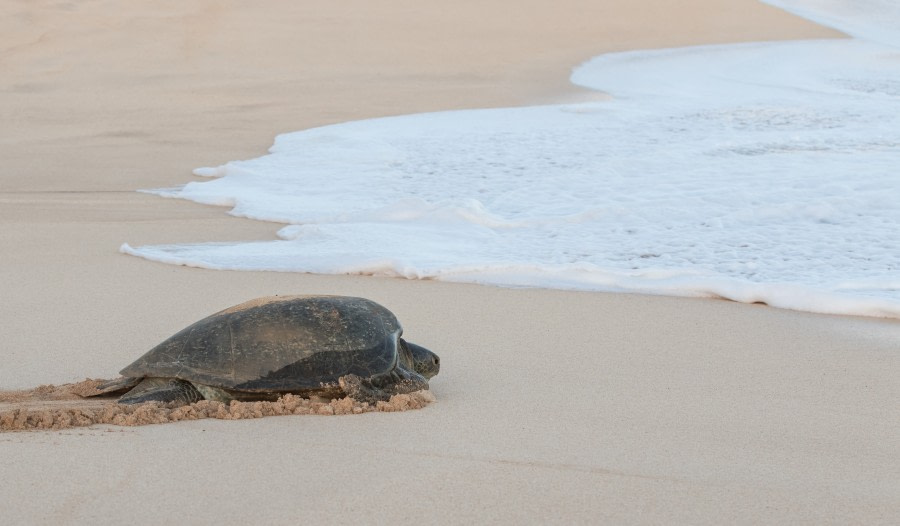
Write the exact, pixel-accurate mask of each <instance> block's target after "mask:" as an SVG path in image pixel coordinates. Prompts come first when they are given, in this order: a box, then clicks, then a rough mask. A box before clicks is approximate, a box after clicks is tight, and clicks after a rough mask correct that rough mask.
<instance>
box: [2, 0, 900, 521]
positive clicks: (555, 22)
mask: <svg viewBox="0 0 900 526" xmlns="http://www.w3.org/2000/svg"><path fill="white" fill-rule="evenodd" d="M603 4H604V5H602V6H599V5H595V3H582V2H577V1H571V2H564V3H563V4H559V3H556V4H553V5H552V6H549V5H544V4H543V3H541V2H537V1H529V2H526V3H525V4H521V3H519V4H515V5H513V4H511V3H509V2H508V1H506V0H504V1H493V2H488V3H478V4H475V3H473V4H471V5H470V4H462V5H460V6H459V8H458V9H455V10H453V11H452V12H450V11H448V10H447V9H445V6H444V5H443V4H439V3H436V2H426V3H421V2H417V3H406V2H399V1H398V2H392V3H389V4H379V5H378V6H374V5H371V4H370V3H367V2H364V1H362V0H353V1H350V2H346V3H341V4H340V5H333V3H330V2H325V1H315V2H308V3H302V4H285V5H279V6H269V8H268V9H266V10H265V11H262V10H260V9H259V8H253V7H247V6H245V5H243V4H240V3H235V4H229V3H214V4H213V3H205V2H201V1H199V0H198V1H190V2H184V3H181V4H178V5H177V6H170V7H166V8H160V7H159V6H158V5H156V4H152V5H151V4H150V3H134V4H129V5H128V6H118V7H117V11H116V12H109V11H108V6H106V5H105V4H97V5H95V4H90V5H81V4H79V5H72V6H66V5H57V4H35V5H27V6H19V5H15V6H13V5H10V6H7V7H4V8H2V9H3V10H4V12H3V14H4V15H7V16H4V17H0V28H2V29H4V31H0V35H2V36H0V42H2V44H3V46H2V48H0V49H3V50H5V51H4V52H3V53H4V54H2V55H0V57H2V59H3V62H2V65H3V67H4V68H5V70H6V72H7V74H6V75H4V76H2V77H0V97H3V98H4V99H5V100H6V101H8V102H9V104H8V105H6V106H0V117H2V118H3V119H4V122H7V123H15V128H14V129H11V128H10V129H11V130H12V131H13V132H14V133H11V134H7V135H6V136H5V137H2V138H0V156H2V157H3V158H4V159H5V171H4V173H2V174H0V184H2V189H0V203H2V206H0V223H2V224H3V228H2V229H0V244H2V249H3V250H0V285H2V290H4V292H5V296H6V297H5V299H6V301H4V302H0V313H2V319H3V320H4V321H5V322H6V323H4V326H3V328H2V329H0V336H2V340H3V342H4V345H3V351H2V358H3V360H4V367H3V368H0V390H13V389H24V388H32V387H35V386H37V385H40V384H48V383H54V384H62V383H66V382H76V381H80V380H82V379H84V378H85V377H86V376H89V377H111V376H114V375H115V373H116V371H118V370H119V369H121V368H122V367H124V366H125V365H127V364H128V363H130V362H131V361H132V360H133V359H134V358H136V357H137V356H139V355H140V354H142V353H143V352H145V351H146V350H147V349H149V348H151V347H152V346H153V345H155V344H156V343H158V342H159V341H161V340H162V339H163V338H166V337H168V336H169V335H171V334H173V333H174V332H175V331H177V330H180V329H181V328H183V327H185V326H186V325H188V324H189V323H191V322H193V321H195V320H197V319H200V318H202V317H205V316H206V315H208V314H210V313H212V312H215V311H217V310H220V309H222V308H225V307H228V306H230V305H235V304H238V303H241V302H243V301H245V300H247V299H250V298H253V297H259V296H267V295H273V294H286V293H308V294H315V293H322V294H326V293H327V294H347V295H358V296H364V297H369V298H372V299H373V300H375V301H378V302H379V303H381V304H383V305H385V306H387V307H388V308H389V309H391V310H392V311H393V312H395V313H396V314H397V316H398V318H399V319H400V320H401V322H402V323H403V325H404V328H405V334H406V335H407V336H408V337H409V338H410V339H411V340H412V341H416V342H420V343H422V344H423V345H426V346H427V347H429V348H432V349H434V350H435V351H436V352H438V353H439V354H440V355H441V358H442V372H441V374H440V375H438V376H437V377H435V378H434V379H433V381H432V392H433V394H434V396H435V397H436V401H435V402H434V403H432V404H430V405H429V406H428V407H425V408H423V409H421V410H416V411H407V412H404V413H378V414H374V413H373V414H363V415H348V416H345V417H338V418H320V417H316V416H292V417H284V418H274V417H273V418H263V419H257V420H246V421H227V422H226V421H214V420H201V421H194V422H179V423H175V424H167V425H152V426H143V427H139V428H118V427H115V426H93V427H87V428H79V429H74V430H69V431H61V432H29V433H2V434H0V449H2V451H3V453H4V454H3V455H2V456H0V457H2V458H3V459H4V460H3V463H2V466H3V468H4V472H5V473H6V474H7V475H6V480H7V481H8V482H9V483H8V484H4V485H3V486H2V489H0V501H3V502H15V503H16V504H17V505H16V506H15V507H11V508H10V510H8V512H9V513H8V515H9V520H11V521H13V522H28V521H31V522H56V523H63V522H87V521H98V520H99V521H102V522H113V521H128V522H129V523H135V522H136V523H150V522H159V521H166V520H178V519H183V518H184V516H186V515H187V516H191V517H192V519H194V520H195V521H197V522H201V523H212V522H219V523H221V522H223V521H225V522H229V521H234V522H237V521H244V520H247V521H249V520H254V521H257V522H258V521H260V520H264V521H266V522H269V523H281V524H285V523H296V522H298V521H299V520H318V521H322V522H326V523H332V522H336V520H338V519H336V517H338V518H340V520H341V522H347V521H350V522H370V523H375V524H379V523H418V522H422V521H427V522H434V523H446V522H461V521H463V520H472V521H478V522H482V523H485V522H487V523H512V522H523V521H528V522H536V521H553V520H557V521H558V520H563V521H568V522H573V523H574V522H597V521H603V520H605V521H607V522H624V523H639V522H640V523H646V522H656V523H688V522H689V523H695V524H699V523H721V522H733V523H751V522H752V523H760V522H764V523H797V522H807V523H847V522H854V523H859V522H867V523H877V522H884V523H890V522H896V520H898V519H900V507H898V505H897V504H896V502H895V499H894V497H895V495H894V494H893V491H892V490H893V488H894V487H896V480H897V479H896V473H897V471H898V469H900V466H898V460H897V459H898V458H900V454H898V453H900V445H898V444H897V442H896V436H895V435H896V424H897V420H896V414H895V413H896V411H895V410H894V405H895V404H892V401H895V400H897V399H900V392H898V389H900V388H898V386H897V382H896V378H895V376H896V375H895V374H893V373H894V372H895V371H897V370H898V367H900V362H898V359H900V358H898V355H897V342H898V341H900V324H898V323H896V322H895V321H888V320H878V319H865V318H853V317H845V316H827V315H816V314H809V313H803V312H796V311H785V310H778V309H773V308H768V307H763V306H759V305H747V304H738V303H733V302H727V301H718V300H713V299H691V298H673V297H666V296H645V295H635V294H614V293H595V292H572V291H559V290H545V289H506V288H498V287H489V286H481V285H470V284H458V283H445V282H437V281H411V280H401V279H394V278H380V277H370V276H328V275H308V274H281V273H272V272H268V273H266V272H228V271H208V270H203V269H193V268H191V269H186V268H179V267H174V266H170V265H165V264H157V263H152V262H148V261H145V260H142V259H138V258H133V257H126V256H124V255H123V254H120V253H119V252H118V247H119V246H120V245H121V244H122V243H123V242H125V241H127V242H129V243H133V244H153V243H175V242H187V241H201V240H210V239H217V240H221V239H272V238H273V235H274V229H273V227H272V225H269V224H266V223H262V222H257V221H250V220H242V219H239V218H234V217H230V216H227V215H226V214H225V213H224V212H223V210H222V209H221V208H220V207H210V206H198V205H196V204H194V203H184V202H180V201H175V200H171V199H161V198H159V197H157V196H152V195H146V194H140V193H137V192H135V191H134V190H136V189H140V188H156V187H165V186H171V185H174V184H181V183H183V182H184V181H186V180H189V179H190V177H191V176H190V173H191V172H190V171H191V170H192V169H193V168H196V167H200V166H215V165H217V164H222V163H224V162H227V161H229V160H233V159H241V158H248V157H256V156H259V155H261V154H262V153H263V152H264V151H265V148H267V147H268V146H269V143H270V142H271V140H272V138H273V137H274V136H275V135H276V134H277V133H281V132H285V131H289V130H294V129H303V128H309V127H313V126H319V125H323V124H329V123H334V122H343V121H347V120H353V119H358V118H369V117H378V116H386V115H394V114H401V113H417V112H423V111H434V110H445V109H462V108H468V107H473V106H475V107H488V106H505V105H519V104H539V103H541V102H542V101H544V100H545V98H546V100H547V101H549V100H555V97H557V96H566V95H567V94H571V93H576V92H577V90H575V91H574V92H573V87H572V86H565V85H563V83H566V84H568V75H566V74H565V71H566V70H567V68H570V67H574V66H575V65H576V64H577V63H578V62H579V61H580V60H587V59H589V58H590V57H591V56H595V55H597V54H600V53H602V52H605V51H617V50H624V49H637V48H650V47H663V46H666V47H672V46H681V45H690V44H700V43H725V42H727V41H729V39H731V41H747V40H766V39H788V38H792V37H796V38H808V37H823V38H827V37H837V36H839V34H838V33H836V32H834V31H831V30H827V29H823V28H819V27H817V26H815V25H814V24H812V23H809V22H806V21H803V20H801V19H798V18H796V17H793V16H791V15H787V14H785V13H783V12H781V11H779V10H777V9H775V8H772V7H770V6H767V5H763V4H757V3H756V2H755V1H749V0H748V1H739V2H728V3H727V5H725V4H726V3H725V2H721V1H714V0H690V1H687V2H683V3H679V5H677V6H674V5H672V4H671V3H670V2H664V1H662V0H656V1H653V2H648V3H642V4H641V5H640V6H634V5H632V4H631V3H629V2H625V1H624V0H621V1H619V0H617V1H614V2H609V3H603ZM23 21H24V22H25V23H23ZM557 73H559V75H557ZM238 474H240V476H242V477H243V478H240V477H237V478H238V479H239V480H241V481H242V483H235V480H236V476H237V475H238ZM311 481H315V483H311ZM298 484H299V485H300V487H301V488H302V490H303V491H301V492H299V495H298V494H297V492H291V495H290V496H282V491H283V490H281V488H285V487H286V488H296V487H298ZM160 503H165V504H164V505H160Z"/></svg>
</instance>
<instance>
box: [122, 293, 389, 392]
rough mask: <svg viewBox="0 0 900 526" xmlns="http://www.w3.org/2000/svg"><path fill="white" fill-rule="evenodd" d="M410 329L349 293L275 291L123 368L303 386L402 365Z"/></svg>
mask: <svg viewBox="0 0 900 526" xmlns="http://www.w3.org/2000/svg"><path fill="white" fill-rule="evenodd" d="M402 332H403V330H402V328H401V327H400V323H399V322H398V321H397V318H396V317H395V316H394V315H393V314H392V313H391V312H390V311H389V310H387V309H386V308H384V307H382V306H381V305H379V304H377V303H375V302H373V301H370V300H367V299H364V298H352V297H344V296H275V297H270V298H261V299H257V300H252V301H249V302H246V303H242V304H241V305H237V306H235V307H231V308H230V309H226V310H224V311H222V312H218V313H216V314H213V315H212V316H209V317H207V318H204V319H202V320H200V321H198V322H197V323H194V324H193V325H191V326H189V327H187V328H185V329H184V330H182V331H181V332H179V333H178V334H175V335H174V336H172V337H171V338H169V339H167V340H166V341H164V342H162V343H160V344H159V345H157V346H156V347H154V348H153V349H151V350H150V351H149V352H147V353H146V354H145V355H143V356H141V357H140V358H138V359H137V360H136V361H135V362H134V363H132V364H131V365H129V366H128V367H126V368H125V369H122V371H121V373H122V375H123V376H129V377H145V376H152V377H165V378H181V379H183V380H188V381H191V382H195V383H200V384H205V385H210V386H214V387H221V388H224V389H229V390H234V391H248V392H265V391H300V390H310V389H316V388H320V387H324V386H328V385H334V384H335V383H336V382H337V380H338V378H340V377H341V376H344V375H346V374H355V375H357V376H360V377H363V378H370V377H374V376H377V375H383V374H385V373H388V372H390V371H392V370H393V369H394V368H395V367H397V362H398V341H399V338H400V335H401V334H402Z"/></svg>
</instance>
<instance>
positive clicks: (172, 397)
mask: <svg viewBox="0 0 900 526" xmlns="http://www.w3.org/2000/svg"><path fill="white" fill-rule="evenodd" d="M200 400H203V395H202V394H201V393H200V391H199V390H197V388H196V387H194V384H192V383H191V382H188V381H186V380H179V379H178V378H144V379H143V380H141V383H139V384H137V386H135V388H134V389H132V390H131V391H128V392H127V393H125V394H124V395H122V397H121V398H119V402H118V403H120V404H140V403H143V402H163V403H168V402H175V403H176V404H178V405H188V404H192V403H194V402H197V401H200Z"/></svg>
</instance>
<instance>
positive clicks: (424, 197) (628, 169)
mask: <svg viewBox="0 0 900 526" xmlns="http://www.w3.org/2000/svg"><path fill="white" fill-rule="evenodd" d="M768 3H771V4H774V5H777V6H780V7H783V8H785V9H789V10H791V11H793V12H795V13H797V14H799V15H801V16H805V17H808V18H810V19H812V20H815V21H818V22H821V23H824V24H828V25H831V26H834V27H836V28H838V29H841V30H845V31H846V32H847V33H849V34H852V35H853V37H854V38H848V39H845V40H816V41H795V42H777V43H754V44H738V45H720V46H703V47H692V48H681V49H664V50H657V51H639V52H627V53H613V54H607V55H601V56H599V57H596V58H594V59H593V60H590V61H589V62H587V63H585V64H582V65H581V66H579V67H578V68H577V69H576V70H575V71H574V73H573V75H572V82H574V83H576V84H579V85H582V86H586V87H588V88H592V89H596V90H600V91H603V92H606V93H608V94H610V95H611V96H612V98H611V100H608V101H602V102H592V103H586V104H566V105H555V106H539V107H527V108H505V109H489V110H468V111H453V112H440V113H430V114H418V115H406V116H400V117H392V118H383V119H372V120H364V121H356V122H348V123H343V124H339V125H333V126H326V127H320V128H315V129H309V130H304V131H299V132H294V133H288V134H284V135H279V136H278V137H276V139H275V144H274V145H273V146H272V148H271V149H270V153H269V154H268V155H266V156H263V157H260V158H257V159H251V160H245V161H234V162H229V163H227V164H225V165H223V166H219V167H210V168H200V169H197V170H195V173H196V174H197V175H201V176H206V177H209V178H210V180H208V181H204V182H200V181H194V182H190V183H187V184H185V185H183V186H180V187H177V188H168V189H158V190H153V191H152V192H154V193H156V194H159V195H161V196H166V197H177V198H183V199H189V200H193V201H196V202H199V203H206V204H214V205H221V206H225V207H230V209H231V211H230V213H231V214H234V215H237V216H242V217H248V218H253V219H259V220H266V221H275V222H280V223H284V224H285V225H286V226H284V227H283V228H281V229H280V230H279V231H278V237H279V239H278V240H274V241H265V242H243V243H241V242H238V243H218V242H210V243H200V244H179V245H153V246H141V247H131V246H129V245H127V244H125V245H123V246H122V251H123V252H125V253H128V254H133V255H137V256H141V257H144V258H147V259H151V260H155V261H162V262H166V263H172V264H179V265H190V266H198V267H206V268H212V269H236V270H272V271H289V272H315V273H359V274H381V275H390V276H399V277H405V278H410V279H441V280H448V281H466V282H477V283H486V284H495V285H504V286H534V287H549V288H566V289H580V290H597V291H632V292H642V293H651V294H668V295H678V296H712V297H723V298H728V299H732V300H735V301H742V302H764V303H767V304H770V305H773V306H777V307H783V308H790V309H799V310H806V311H812V312H823V313H838V314H855V315H865V316H885V317H896V318H900V2H893V1H888V0H779V1H769V2H768Z"/></svg>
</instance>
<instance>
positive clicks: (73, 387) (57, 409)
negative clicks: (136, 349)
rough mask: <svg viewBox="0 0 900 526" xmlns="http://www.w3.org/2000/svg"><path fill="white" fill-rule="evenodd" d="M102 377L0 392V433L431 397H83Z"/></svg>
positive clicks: (363, 407)
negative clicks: (134, 400) (179, 402)
mask: <svg viewBox="0 0 900 526" xmlns="http://www.w3.org/2000/svg"><path fill="white" fill-rule="evenodd" d="M105 381H106V380H99V379H86V380H84V381H82V382H77V383H74V384H64V385H59V386H56V385H42V386H39V387H36V388H34V389H30V390H24V391H0V432H3V431H25V430H41V429H68V428H72V427H84V426H90V425H94V424H112V425H117V426H142V425H148V424H165V423H169V422H178V421H181V420H200V419H203V418H216V419H219V420H243V419H248V418H262V417H266V416H286V415H322V416H332V415H352V414H362V413H374V412H385V413H388V412H398V411H408V410H410V409H421V408H423V407H425V406H426V405H428V404H430V403H431V402H433V401H434V395H433V394H431V392H430V391H426V390H423V391H416V392H413V393H409V394H398V395H394V396H392V397H391V399H390V400H388V401H386V402H381V401H379V402H376V403H375V404H370V403H368V402H359V401H357V400H354V399H352V398H341V399H335V400H330V401H317V400H310V399H307V398H303V397H300V396H295V395H291V394H287V395H284V396H283V397H281V398H279V399H278V400H276V401H274V402H267V401H260V402H239V401H236V400H235V401H232V402H231V403H228V404H225V403H222V402H215V401H210V400H201V401H199V402H195V403H193V404H190V405H186V406H175V405H174V404H163V403H160V402H147V403H143V404H136V405H120V404H117V403H116V397H113V396H107V397H93V398H84V397H85V396H89V395H91V394H93V393H94V392H95V391H96V388H97V386H98V385H100V384H101V383H103V382H105Z"/></svg>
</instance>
